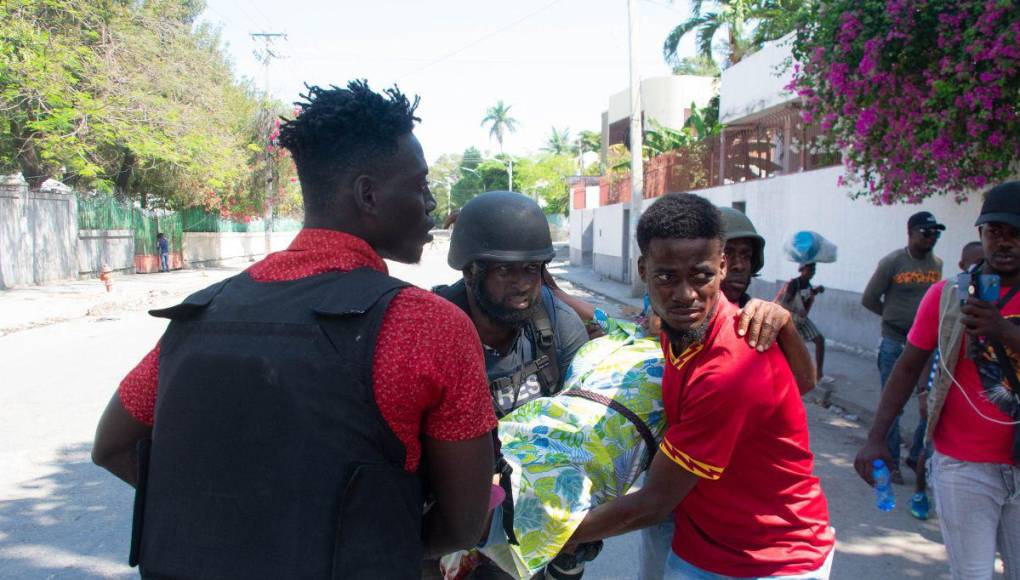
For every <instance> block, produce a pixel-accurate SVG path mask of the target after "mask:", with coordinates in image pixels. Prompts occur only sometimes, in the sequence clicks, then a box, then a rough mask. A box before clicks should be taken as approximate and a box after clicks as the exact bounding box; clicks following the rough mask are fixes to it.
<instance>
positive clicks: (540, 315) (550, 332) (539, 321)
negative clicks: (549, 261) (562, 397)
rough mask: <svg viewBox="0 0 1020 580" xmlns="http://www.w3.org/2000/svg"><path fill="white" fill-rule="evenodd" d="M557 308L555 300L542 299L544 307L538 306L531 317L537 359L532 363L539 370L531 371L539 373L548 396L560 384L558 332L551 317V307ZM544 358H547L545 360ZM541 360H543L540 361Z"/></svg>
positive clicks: (543, 393) (539, 378) (543, 388)
mask: <svg viewBox="0 0 1020 580" xmlns="http://www.w3.org/2000/svg"><path fill="white" fill-rule="evenodd" d="M550 308H556V304H555V302H550V301H546V300H544V299H543V300H542V308H536V309H535V314H534V315H533V316H532V317H531V330H532V333H533V336H534V339H535V354H537V355H538V356H537V357H535V360H534V361H532V364H534V365H535V366H537V367H538V368H537V369H536V370H537V372H535V371H532V372H529V373H528V374H527V375H524V376H525V377H527V376H529V375H531V374H537V375H538V382H539V384H540V385H541V386H542V396H544V397H548V396H549V395H552V394H553V393H554V392H555V391H556V387H558V386H559V384H560V378H561V377H560V365H559V358H558V357H557V356H556V332H555V331H554V329H553V325H552V321H551V320H550V318H549V309H550ZM543 359H545V360H544V361H543ZM540 361H541V362H540Z"/></svg>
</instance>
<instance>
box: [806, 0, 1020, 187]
mask: <svg viewBox="0 0 1020 580" xmlns="http://www.w3.org/2000/svg"><path fill="white" fill-rule="evenodd" d="M793 51H794V57H795V59H796V60H797V62H798V64H796V65H795V69H794V78H793V81H792V83H791V84H790V86H789V87H788V88H790V89H791V90H794V91H796V92H797V94H798V95H799V96H800V97H801V100H802V102H803V106H804V109H803V116H804V121H805V122H808V123H810V122H818V123H819V124H820V125H821V127H822V128H823V130H824V131H825V138H826V141H828V143H829V144H830V146H833V147H836V148H838V149H839V150H840V151H842V152H843V159H844V164H845V165H846V169H847V171H846V174H847V177H848V180H847V183H849V184H852V185H855V186H856V188H857V189H856V191H857V194H858V196H862V197H867V198H869V199H871V200H872V201H873V202H875V203H879V204H891V203H899V202H907V203H919V202H920V201H921V200H923V199H925V198H927V197H930V196H933V195H943V194H950V195H953V196H954V197H955V198H956V200H957V201H963V200H965V199H966V198H967V196H968V194H970V193H972V192H974V191H977V190H980V189H982V188H984V187H986V186H987V185H988V184H990V183H992V182H994V181H998V180H1002V179H1005V178H1008V177H1010V176H1013V175H1015V174H1016V173H1017V168H1018V161H1020V2H1017V1H1014V0H980V1H978V0H818V1H817V2H815V3H814V8H813V11H812V13H811V15H810V19H809V21H808V23H807V24H806V25H805V26H803V27H801V29H800V30H799V31H798V32H797V35H796V39H795V40H794V47H793Z"/></svg>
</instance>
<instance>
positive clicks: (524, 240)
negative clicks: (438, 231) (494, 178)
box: [446, 191, 556, 270]
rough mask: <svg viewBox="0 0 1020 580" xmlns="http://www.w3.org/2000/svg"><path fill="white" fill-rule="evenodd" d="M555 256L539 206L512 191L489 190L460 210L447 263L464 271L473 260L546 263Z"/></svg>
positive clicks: (547, 225) (451, 237) (547, 224)
mask: <svg viewBox="0 0 1020 580" xmlns="http://www.w3.org/2000/svg"><path fill="white" fill-rule="evenodd" d="M555 255H556V252H555V251H554V250H553V247H552V236H550V235H549V222H547V221H546V219H545V213H544V212H543V211H542V208H540V207H538V204H537V203H535V202H534V201H532V200H531V199H530V198H528V197H525V196H523V195H521V194H519V193H514V192H512V191H489V192H486V193H483V194H481V195H479V196H478V197H476V198H474V199H472V200H471V201H469V202H467V203H466V204H464V207H463V208H462V209H461V210H460V217H458V218H457V224H456V225H455V226H454V228H453V234H452V235H451V236H450V253H449V255H448V256H447V259H446V262H447V263H448V264H449V265H450V267H451V268H453V269H454V270H463V269H464V268H466V267H467V265H468V264H470V263H471V262H474V261H483V262H543V263H545V262H548V261H549V260H552V259H553V256H555Z"/></svg>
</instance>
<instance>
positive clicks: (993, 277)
mask: <svg viewBox="0 0 1020 580" xmlns="http://www.w3.org/2000/svg"><path fill="white" fill-rule="evenodd" d="M1000 284H1001V279H1000V278H999V275H998V274H981V275H980V276H978V292H977V296H978V298H980V299H981V300H984V301H985V302H991V303H992V304H995V303H996V302H998V301H999V287H1000Z"/></svg>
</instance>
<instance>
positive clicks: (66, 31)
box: [0, 0, 111, 189]
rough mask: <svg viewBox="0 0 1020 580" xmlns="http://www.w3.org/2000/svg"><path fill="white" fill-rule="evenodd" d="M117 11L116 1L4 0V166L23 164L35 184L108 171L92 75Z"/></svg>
mask: <svg viewBox="0 0 1020 580" xmlns="http://www.w3.org/2000/svg"><path fill="white" fill-rule="evenodd" d="M110 11H111V5H110V3H109V2H94V3H89V2H75V1H74V0H7V1H6V2H3V3H0V111H3V116H2V119H0V169H3V170H5V171H10V170H12V169H19V170H21V172H22V174H23V175H24V177H25V180H26V181H28V183H29V185H30V187H32V188H33V189H38V188H39V187H40V186H41V185H42V183H43V182H44V181H46V180H47V179H49V178H50V177H65V175H66V176H70V178H71V179H69V181H72V183H73V182H75V181H90V180H91V179H93V178H94V177H95V176H97V175H98V174H99V173H100V171H101V167H100V166H99V164H98V163H97V160H96V134H97V133H100V134H101V133H102V132H104V131H105V130H106V128H105V127H104V126H103V123H102V122H101V121H100V122H98V123H97V120H96V117H99V116H100V114H101V112H102V104H101V103H99V102H97V100H96V98H95V95H94V94H93V92H92V91H91V90H90V89H91V86H90V80H91V79H92V77H93V75H94V73H95V71H96V70H97V68H98V67H99V66H100V65H101V62H100V61H99V59H98V55H97V52H96V49H97V47H98V46H99V45H100V44H101V43H102V42H103V37H102V34H101V33H100V32H99V31H101V30H103V29H104V28H105V24H106V21H107V20H108V19H109V18H110V17H111V12H110ZM76 178H80V180H79V179H76Z"/></svg>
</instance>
